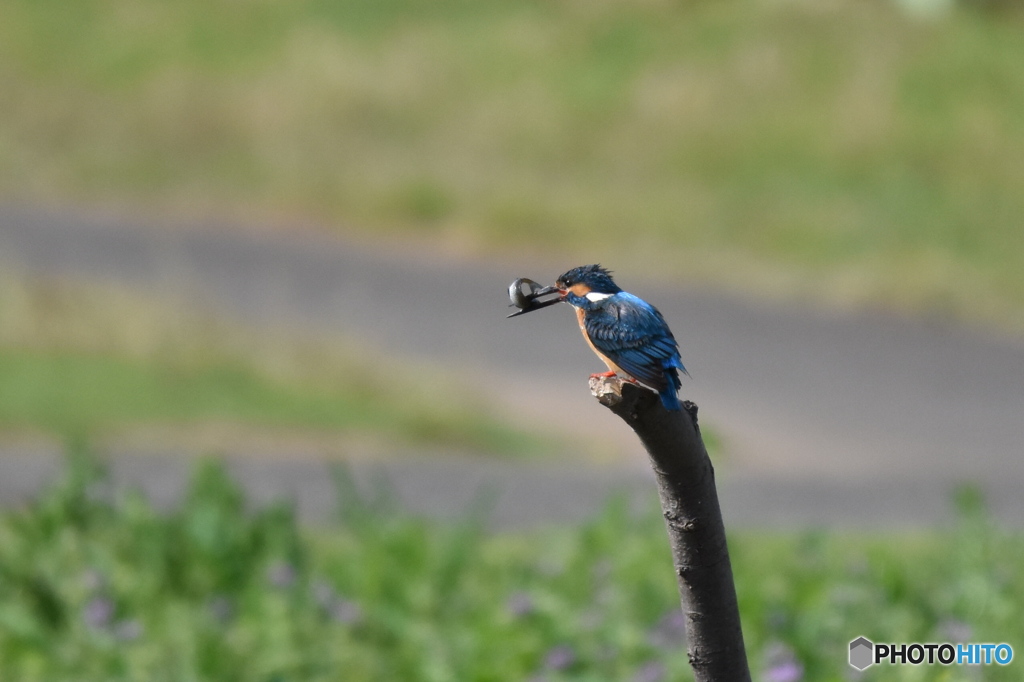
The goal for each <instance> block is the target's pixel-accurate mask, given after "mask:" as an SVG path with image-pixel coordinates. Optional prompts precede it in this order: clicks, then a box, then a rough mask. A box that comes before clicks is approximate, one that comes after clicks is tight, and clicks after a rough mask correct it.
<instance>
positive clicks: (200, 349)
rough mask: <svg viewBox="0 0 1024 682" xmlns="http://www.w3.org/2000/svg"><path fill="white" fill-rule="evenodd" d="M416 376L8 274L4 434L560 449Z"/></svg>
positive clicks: (311, 342)
mask: <svg viewBox="0 0 1024 682" xmlns="http://www.w3.org/2000/svg"><path fill="white" fill-rule="evenodd" d="M420 376H421V374H419V370H416V369H413V368H407V367H403V366H401V365H400V364H399V363H397V362H395V361H389V362H384V361H383V360H381V359H379V358H377V357H375V356H374V351H370V350H363V351H357V350H355V349H352V348H349V347H347V346H345V344H344V342H343V341H339V340H337V339H316V338H309V337H307V336H303V335H300V334H295V333H293V334H286V333H284V332H279V331H275V330H261V331H258V332H257V331H255V330H252V329H248V328H245V327H241V326H237V325H231V324H228V323H225V322H223V321H221V320H220V319H218V318H215V317H213V316H212V315H204V314H203V313H202V312H199V311H194V310H188V309H185V308H183V307H182V306H180V305H178V306H175V305H173V304H171V303H170V302H167V301H161V300H153V299H151V298H150V299H147V298H145V297H141V296H138V295H135V294H133V293H131V292H128V291H125V290H122V289H117V288H113V287H99V286H95V285H93V286H89V285H78V286H74V287H72V286H70V285H67V284H64V285H61V284H56V283H41V282H33V281H30V280H24V279H18V278H15V277H12V276H10V275H9V274H7V273H5V274H4V276H3V277H0V431H10V430H35V431H43V432H45V433H48V434H50V435H58V436H64V435H67V434H86V435H91V436H106V435H108V434H110V433H112V432H117V431H118V430H121V431H124V430H129V429H131V428H133V427H135V428H146V427H153V426H156V427H160V428H164V429H165V430H167V431H168V432H169V431H171V430H173V429H179V430H181V431H184V430H186V429H194V428H195V427H196V426H197V425H204V426H208V427H209V428H211V429H217V428H227V429H229V430H230V429H231V428H236V427H238V428H240V429H241V430H244V429H245V428H250V429H253V428H255V429H262V430H263V432H264V433H273V432H274V431H275V430H278V431H285V430H291V431H292V432H296V431H298V432H301V433H303V434H306V435H313V436H327V437H333V438H337V437H338V436H349V437H351V436H355V437H366V436H369V437H371V438H373V437H376V438H378V439H381V440H383V441H385V442H388V443H394V442H396V441H397V442H403V443H416V444H420V445H423V444H427V445H432V446H437V447H446V448H458V449H463V450H467V451H475V452H481V453H488V452H489V453H496V454H501V455H524V454H526V455H529V454H536V453H538V452H541V451H545V452H550V450H551V449H552V448H551V447H549V446H551V445H552V443H553V439H552V440H548V441H546V440H545V438H544V437H542V436H535V435H531V434H528V433H525V432H523V431H520V430H517V429H515V428H513V427H511V426H507V425H505V424H504V423H503V422H502V421H501V420H499V419H498V418H497V417H495V416H493V415H491V414H490V413H488V412H487V411H486V410H485V409H483V408H481V406H480V401H478V400H474V399H473V398H472V397H471V396H468V395H466V391H465V389H463V388H461V387H459V386H458V385H456V384H454V383H446V382H445V380H444V379H443V378H440V377H433V378H432V379H431V381H430V382H429V386H430V388H429V390H431V391H434V392H435V395H432V396H427V395H424V394H423V392H422V391H420V390H418V389H417V387H416V385H417V384H419V383H421V380H420ZM422 383H426V382H422ZM436 393H443V394H444V395H445V397H446V399H445V401H438V400H436ZM339 440H340V439H339ZM546 446H547V447H546Z"/></svg>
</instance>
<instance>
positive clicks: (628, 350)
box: [510, 264, 690, 410]
mask: <svg viewBox="0 0 1024 682" xmlns="http://www.w3.org/2000/svg"><path fill="white" fill-rule="evenodd" d="M525 281H526V282H528V286H529V288H530V291H529V294H527V295H526V296H525V299H524V297H522V296H520V298H519V301H518V302H517V300H516V296H515V295H512V300H513V304H514V305H516V306H517V307H519V308H520V309H521V310H520V311H519V313H515V314H520V313H525V312H530V311H531V310H537V309H539V308H542V307H546V306H548V305H552V304H554V303H561V302H565V303H568V304H569V305H571V306H572V307H573V308H575V309H576V318H577V320H578V321H579V325H580V331H582V332H583V338H584V339H586V341H587V344H588V345H589V346H590V348H591V349H592V350H593V351H594V353H596V354H597V357H599V358H601V360H602V361H603V362H604V364H605V365H607V367H608V371H607V372H602V373H599V374H592V375H591V376H592V377H611V376H615V375H616V374H618V375H621V376H623V377H625V378H627V379H629V380H631V381H634V382H636V383H638V384H640V385H642V386H646V387H647V388H649V389H651V390H653V391H654V392H656V393H657V394H658V395H659V396H660V397H661V403H662V405H664V406H665V409H667V410H678V409H679V408H680V404H679V397H678V395H677V392H678V391H679V388H680V387H681V386H682V383H681V382H680V380H679V372H680V371H681V372H683V373H684V374H686V375H687V376H689V375H690V373H689V372H687V371H686V367H684V366H683V362H682V359H681V358H680V357H679V344H677V343H676V339H675V337H674V336H672V331H671V330H670V329H669V328H668V324H666V322H665V318H664V317H662V315H661V313H660V312H659V311H658V309H657V308H655V307H654V306H653V305H651V304H650V303H648V302H647V301H645V300H643V299H642V298H640V297H638V296H634V295H633V294H631V293H629V292H626V291H623V290H622V289H621V288H620V287H619V286H618V285H617V284H616V283H615V280H613V279H612V273H611V271H610V270H607V269H605V268H603V267H601V266H600V265H597V264H594V265H583V266H580V267H578V268H573V269H572V270H569V271H568V272H566V273H565V274H563V275H562V276H560V277H559V278H558V279H557V280H555V286H554V287H545V288H538V287H537V286H536V283H535V282H532V281H530V280H525ZM518 282H519V280H517V283H514V284H513V289H515V288H516V287H517V286H518ZM516 291H519V292H520V293H521V289H516ZM556 292H557V293H558V297H556V298H554V299H551V300H547V301H543V302H538V301H537V300H535V299H537V298H538V297H540V296H543V295H545V294H548V293H556ZM512 293H513V290H512V289H510V294H512ZM521 303H522V305H521Z"/></svg>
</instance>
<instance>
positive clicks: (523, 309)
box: [508, 277, 565, 317]
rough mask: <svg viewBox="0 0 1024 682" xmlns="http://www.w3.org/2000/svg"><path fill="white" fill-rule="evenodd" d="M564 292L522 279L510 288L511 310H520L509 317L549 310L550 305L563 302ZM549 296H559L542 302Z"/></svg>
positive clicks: (513, 283)
mask: <svg viewBox="0 0 1024 682" xmlns="http://www.w3.org/2000/svg"><path fill="white" fill-rule="evenodd" d="M564 293H565V292H563V291H562V290H561V289H559V288H557V287H545V286H541V285H540V284H537V283H536V282H534V281H533V280H532V279H527V278H526V277H520V278H519V279H517V280H516V281H514V282H512V284H511V285H510V286H509V288H508V298H509V300H510V301H511V303H509V307H510V308H519V310H517V311H516V312H514V313H512V314H511V315H509V317H515V316H516V315H522V314H523V313H529V312H532V311H534V310H540V309H541V308H547V307H548V306H549V305H554V304H556V303H561V302H562V295H563V294H564ZM549 294H558V295H557V296H555V297H554V298H550V299H547V300H540V298H541V297H543V296H547V295H549Z"/></svg>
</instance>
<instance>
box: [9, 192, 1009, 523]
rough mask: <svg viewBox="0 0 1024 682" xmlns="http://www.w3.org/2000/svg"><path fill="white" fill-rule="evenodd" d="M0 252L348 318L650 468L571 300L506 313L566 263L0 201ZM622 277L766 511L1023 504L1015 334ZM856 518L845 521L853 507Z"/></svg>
mask: <svg viewBox="0 0 1024 682" xmlns="http://www.w3.org/2000/svg"><path fill="white" fill-rule="evenodd" d="M0 261H5V262H10V263H13V264H15V265H16V266H17V267H18V268H20V269H22V270H25V271H28V272H31V273H36V274H40V275H59V276H75V277H82V276H85V277H92V278H100V279H104V280H112V281H116V282H121V283H127V284H130V285H132V286H133V287H136V288H139V289H143V290H153V291H158V292H161V293H164V292H167V291H174V292H178V293H180V294H181V295H186V296H193V297H195V298H196V299H197V300H199V301H202V302H203V303H204V304H207V305H213V306H215V307H217V308H218V309H222V310H224V311H226V312H229V313H230V314H233V315H235V316H237V317H239V318H241V319H244V320H247V321H250V322H255V323H275V324H276V323H281V322H285V323H288V324H293V325H301V326H304V327H308V328H310V329H318V330H327V331H342V332H344V333H346V334H348V335H350V336H352V337H353V338H355V339H357V340H361V341H363V342H366V343H371V344H374V345H375V346H377V347H378V348H381V349H386V350H388V351H390V352H392V353H394V354H395V355H396V356H399V357H403V358H404V357H409V358H414V359H418V360H425V361H429V362H431V363H434V364H435V366H438V367H445V368H448V369H449V370H450V371H456V372H458V373H459V374H460V375H461V376H462V377H463V378H464V379H465V380H467V381H470V382H475V383H477V384H478V385H479V386H480V388H481V390H484V391H487V392H488V393H489V394H492V395H494V396H495V399H498V400H504V401H506V402H507V403H508V406H509V407H510V409H511V408H514V409H515V410H516V412H515V414H517V415H520V416H521V417H522V418H536V419H544V420H548V421H551V422H557V423H559V424H560V425H562V426H564V427H566V428H570V429H575V430H576V431H577V432H578V433H580V434H581V436H585V437H600V438H602V439H609V440H610V442H612V443H613V444H614V446H615V447H616V448H618V449H619V450H621V451H622V465H621V468H622V470H623V471H630V472H635V473H636V475H637V476H642V475H643V474H642V473H641V471H642V469H643V467H645V466H646V464H645V462H644V459H643V458H642V456H640V455H639V454H638V453H637V451H636V446H635V445H633V443H632V440H631V438H630V434H628V433H627V432H626V430H625V427H623V426H622V425H620V424H609V421H608V419H607V415H606V414H605V411H604V409H603V408H601V407H600V406H598V405H597V404H596V403H595V401H593V399H592V398H591V397H590V396H589V394H588V391H587V389H586V378H587V374H588V373H589V372H591V371H598V370H601V369H603V367H601V366H600V363H599V362H597V360H596V358H593V357H592V355H591V354H590V351H589V350H587V349H586V347H585V346H584V344H583V341H582V339H580V337H579V332H578V330H577V329H576V325H575V321H574V319H573V317H572V315H571V314H570V312H569V311H568V310H561V309H560V307H555V308H552V309H548V310H545V311H541V312H538V313H535V314H532V315H529V316H525V317H523V318H517V319H515V320H505V319H504V315H505V312H506V309H505V305H506V301H505V287H506V286H507V284H508V282H510V281H511V280H512V279H514V278H515V277H517V276H523V275H525V276H530V277H533V278H534V279H538V280H549V279H553V278H554V277H555V276H556V275H557V274H560V272H561V271H562V270H564V269H567V268H568V267H570V266H574V265H578V264H579V263H563V264H552V263H545V264H536V263H525V262H523V260H522V259H518V258H516V257H514V256H513V257H510V258H509V259H508V261H506V262H502V263H498V264H495V263H491V264H479V263H467V262H461V261H458V260H453V259H451V258H445V257H442V256H440V255H438V254H431V253H415V252H414V251H413V250H411V249H393V250H381V249H378V248H372V247H366V246H357V245H355V244H352V243H347V242H345V241H342V240H339V239H335V238H332V237H330V236H327V235H324V234H322V233H316V232H315V231H303V230H290V231H265V232H254V231H241V230H237V229H231V228H229V227H224V226H192V227H184V228H181V229H164V230H161V229H152V228H151V227H149V226H147V225H144V224H134V222H133V221H131V220H126V219H124V218H121V219H111V218H102V217H95V216H92V217H83V216H79V215H70V214H66V213H57V212H48V211H42V210H39V209H35V208H16V207H6V208H3V209H2V210H0ZM606 265H609V266H612V267H613V268H614V265H615V264H614V262H613V260H612V259H611V258H609V259H607V260H606ZM617 275H618V280H619V282H620V284H622V285H623V286H624V287H625V288H627V289H629V290H631V291H633V292H634V293H636V294H638V295H641V296H643V297H644V298H646V299H648V300H650V301H651V302H653V303H655V305H657V306H658V307H659V308H660V309H661V310H662V312H663V313H664V314H665V316H666V318H667V319H668V321H669V323H670V324H671V326H672V328H673V330H674V331H675V333H676V336H677V338H678V339H679V341H680V345H681V346H682V353H683V360H684V362H686V364H687V366H688V367H689V368H690V369H691V371H692V373H693V376H694V379H693V381H690V382H687V383H686V384H685V385H684V389H683V394H684V396H685V397H686V398H689V399H692V400H694V401H696V402H697V403H698V404H699V405H700V406H701V416H702V419H703V420H704V421H705V422H706V423H708V424H712V425H713V426H714V427H715V428H716V429H717V430H718V431H719V432H720V433H721V434H722V435H723V437H724V439H725V445H726V449H727V452H728V459H727V461H726V462H725V463H724V464H723V465H722V466H721V467H720V472H721V476H720V477H721V478H722V480H723V487H725V488H727V487H728V486H730V485H735V486H738V488H736V489H737V490H739V489H740V488H742V489H743V490H745V491H746V493H745V497H746V498H747V499H761V498H764V499H765V500H766V501H767V502H768V503H769V507H768V508H766V509H764V510H763V515H762V517H761V518H771V517H772V507H771V506H770V505H772V504H774V505H780V506H781V507H783V508H786V509H793V510H795V511H794V514H793V516H801V517H803V518H805V519H806V520H811V521H813V520H815V519H821V520H824V519H830V518H832V517H834V516H835V514H833V513H831V511H830V510H833V509H836V508H839V509H847V508H848V507H849V508H861V509H862V511H861V512H860V513H861V514H862V517H863V518H865V519H868V518H877V516H878V511H879V510H884V512H885V514H886V515H891V518H893V519H894V520H895V519H904V520H907V519H915V518H923V517H928V518H932V517H934V516H935V514H934V510H933V509H932V508H931V507H929V506H928V505H927V504H925V502H924V501H925V500H930V499H933V498H935V497H936V496H941V494H942V492H941V491H944V490H946V489H947V488H948V487H949V485H950V484H951V483H952V482H953V481H957V480H964V479H967V480H974V481H978V482H980V483H982V484H984V485H986V486H989V487H990V489H991V490H993V491H994V494H996V495H997V496H999V497H1000V498H1002V499H1003V500H1004V502H1005V504H1004V507H1005V509H1006V510H1007V514H1008V516H1010V517H1012V518H1016V517H1017V516H1018V513H1019V515H1020V519H1024V509H1017V508H1016V507H1015V506H1014V504H1015V503H1014V502H1013V500H1015V499H1016V495H1015V491H1016V490H1017V489H1019V487H1020V484H1021V483H1024V458H1022V457H1021V454H1022V453H1024V426H1022V417H1024V347H1022V346H1020V345H1017V344H1015V343H1013V342H1010V341H1008V340H1000V339H999V338H997V337H995V336H992V335H986V334H983V333H980V332H974V331H970V330H965V329H959V328H955V327H949V326H941V325H929V324H925V323H921V322H913V321H906V320H900V319H896V318H891V317H886V316H882V315H876V316H873V315H852V316H851V315H839V314H829V313H822V312H815V311H809V310H806V309H803V308H797V307H788V306H775V305H767V304H753V303H748V302H744V301H740V300H736V299H732V298H729V297H725V296H721V295H718V294H714V293H707V292H699V291H698V292H693V291H683V290H679V289H678V288H673V287H669V286H665V285H656V284H651V283H650V282H649V281H648V280H647V279H646V278H644V276H643V275H644V273H631V272H626V271H620V272H618V273H617ZM758 485H760V486H761V488H758V487H757V486H758ZM744 486H745V487H744ZM757 489H759V490H762V491H764V494H763V495H758V494H755V492H754V491H755V490H757ZM801 491H803V492H801ZM915 491H917V492H915ZM723 496H724V494H723ZM879 496H881V497H879ZM801 500H804V501H806V504H805V503H804V502H801ZM846 500H849V501H851V503H850V504H847V502H846ZM773 501H774V502H773ZM776 508H778V507H776ZM926 508H927V511H926V512H925V513H921V512H922V510H923V509H926ZM850 514H853V516H849V515H846V516H843V518H858V517H857V515H856V514H855V513H854V512H852V511H851V512H850ZM783 516H786V515H785V514H784V515H783Z"/></svg>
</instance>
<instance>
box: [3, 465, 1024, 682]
mask: <svg viewBox="0 0 1024 682" xmlns="http://www.w3.org/2000/svg"><path fill="white" fill-rule="evenodd" d="M338 481H339V490H340V492H341V493H342V497H341V498H340V499H342V500H343V501H345V504H344V505H342V507H341V514H340V523H339V524H337V525H332V526H331V527H330V528H324V529H305V530H301V529H299V528H298V527H297V525H296V522H295V519H294V517H293V515H292V514H291V512H290V511H289V509H288V508H287V507H286V506H282V507H275V508H271V509H267V510H264V511H262V512H259V513H256V514H249V513H246V511H245V505H244V501H243V499H242V497H241V495H240V493H239V492H238V490H237V489H235V488H234V486H233V485H232V484H231V483H230V481H229V480H228V479H227V478H226V476H225V474H224V472H223V471H222V470H221V469H220V468H219V467H217V466H215V465H207V466H205V467H203V468H200V469H198V470H197V471H196V475H195V477H194V481H193V483H192V486H191V490H190V491H189V492H188V493H187V495H186V503H185V504H184V505H183V507H182V508H181V509H180V510H179V511H175V512H172V513H169V514H157V513H155V512H154V511H153V510H152V509H151V508H150V507H149V506H148V504H146V503H145V502H144V501H142V500H141V499H140V498H138V497H134V496H131V495H128V496H120V497H115V498H114V499H113V501H108V500H110V497H109V495H107V494H105V493H103V491H105V490H108V489H107V488H106V479H105V478H104V477H103V476H102V475H100V474H99V472H98V471H97V470H96V468H95V465H94V464H91V463H90V461H89V460H88V459H85V458H82V457H81V456H79V457H78V458H76V459H73V460H72V466H71V467H70V468H69V469H68V471H67V473H66V476H65V479H64V481H63V482H61V483H60V484H58V485H55V486H54V487H53V489H52V490H51V491H50V492H49V493H48V494H46V495H44V496H43V497H42V498H41V499H40V500H39V501H38V502H36V503H34V504H32V505H31V506H29V507H27V508H25V509H23V510H21V511H17V512H10V511H8V512H3V514H2V515H0V578H2V579H0V675H2V677H3V679H5V680H19V681H20V682H34V681H36V680H39V681H42V680H46V681H47V682H60V681H63V680H79V679H91V680H110V681H114V680H148V681H150V682H160V681H162V680H197V681H198V680H217V682H233V681H239V682H241V681H252V682H273V681H288V682H304V681H313V680H338V679H345V680H352V681H355V682H359V681H362V680H367V681H370V680H373V681H376V680H408V681H410V682H413V681H417V682H418V681H424V682H427V681H429V682H448V681H451V680H459V681H465V680H479V681H481V682H482V681H488V682H503V681H505V680H508V681H512V680H516V681H521V680H538V681H539V680H548V681H550V682H556V681H559V680H564V681H568V680H578V681H588V682H597V681H605V680H607V681H609V682H611V681H615V682H623V681H630V680H632V681H634V682H662V681H664V680H688V679H692V677H691V676H690V673H689V666H688V663H687V660H686V652H685V648H684V644H683V639H682V638H683V633H682V631H681V628H680V626H679V623H678V615H679V610H678V595H677V592H676V587H675V581H674V576H673V571H672V570H671V560H670V557H669V553H668V547H667V543H666V541H665V531H664V528H663V524H662V520H661V518H660V517H659V516H658V514H657V513H656V512H655V511H654V510H653V509H652V510H650V511H651V513H650V514H645V515H643V516H642V517H640V518H636V517H634V516H632V515H631V514H630V513H628V511H627V510H626V509H625V508H623V507H622V506H619V505H612V506H610V507H609V508H608V509H607V511H606V512H605V513H603V514H602V515H601V516H599V517H598V518H595V519H593V520H592V521H591V522H589V523H586V524H583V525H581V526H579V527H576V528H572V529H564V528H563V529H550V530H545V531H531V532H529V533H521V534H503V535H486V534H484V533H482V532H481V531H480V527H479V526H478V525H475V524H473V523H469V522H467V523H466V524H465V525H460V526H448V525H436V524H432V523H428V522H425V521H423V520H420V519H415V518H411V517H408V516H405V515H403V514H401V513H400V512H396V511H395V508H394V505H393V504H391V502H390V501H389V500H388V498H387V497H386V496H384V497H380V498H377V499H373V498H369V499H363V500H360V499H359V498H358V497H355V496H353V495H352V488H351V485H350V484H351V482H350V481H349V480H348V479H347V477H346V476H345V475H344V472H343V471H339V478H338ZM108 492H109V491H108ZM964 502H965V503H964V504H962V505H961V507H962V516H961V518H960V519H959V521H958V522H957V523H955V524H951V525H950V527H949V528H947V529H945V530H944V531H943V532H942V533H924V534H918V535H909V536H908V535H902V536H899V537H894V536H890V535H886V534H871V535H861V534H834V533H830V534H824V533H816V532H808V533H803V534H793V533H790V534H780V533H765V532H756V533H755V532H746V533H734V534H732V535H731V536H730V545H731V553H732V556H733V566H734V570H735V574H736V580H737V589H738V593H739V598H740V609H741V613H742V614H743V627H744V634H745V638H746V643H747V648H748V652H749V656H750V660H751V667H752V670H753V672H754V679H758V680H790V681H793V680H800V679H806V680H815V681H821V682H832V681H841V680H848V679H850V677H849V672H850V669H849V667H848V666H847V664H846V656H847V647H848V643H849V641H850V640H852V639H854V638H855V637H857V636H860V635H864V636H867V637H869V638H870V639H872V640H874V641H876V642H882V641H884V642H915V641H916V642H954V643H955V642H958V641H976V642H1009V643H1011V644H1013V645H1014V646H1015V648H1017V649H1018V655H1019V648H1020V647H1019V643H1020V642H1021V641H1022V636H1024V632H1022V621H1021V619H1020V611H1019V595H1020V593H1021V590H1022V589H1024V584H1022V576H1024V574H1022V573H1021V571H1020V570H1019V566H1020V563H1021V561H1022V560H1024V543H1022V541H1021V538H1020V537H1019V536H1010V535H1007V534H1006V533H1004V532H1002V531H1000V530H999V529H997V528H995V527H993V526H992V525H991V524H990V523H989V522H988V521H987V519H986V517H985V515H984V513H983V511H982V509H981V507H980V506H979V505H978V503H977V499H976V498H973V499H972V498H970V497H969V496H965V497H964ZM468 518H477V519H478V520H479V516H478V515H471V516H469V517H468ZM1017 667H1019V663H1018V662H1017V661H1014V665H1011V666H1008V667H1005V668H1003V667H999V666H989V667H986V668H984V669H979V668H974V669H968V668H960V667H951V668H944V667H942V666H933V667H927V666H924V667H913V666H902V667H896V668H891V667H887V666H882V667H878V668H874V669H871V670H869V671H867V673H866V674H864V675H863V676H858V678H857V679H863V680H865V682H871V681H873V680H905V681H908V682H909V681H910V680H915V681H922V680H935V681H947V682H948V681H954V680H978V679H983V680H993V681H999V680H1011V679H1013V680H1015V679H1019V671H1018V672H1015V669H1016V668H1017Z"/></svg>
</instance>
